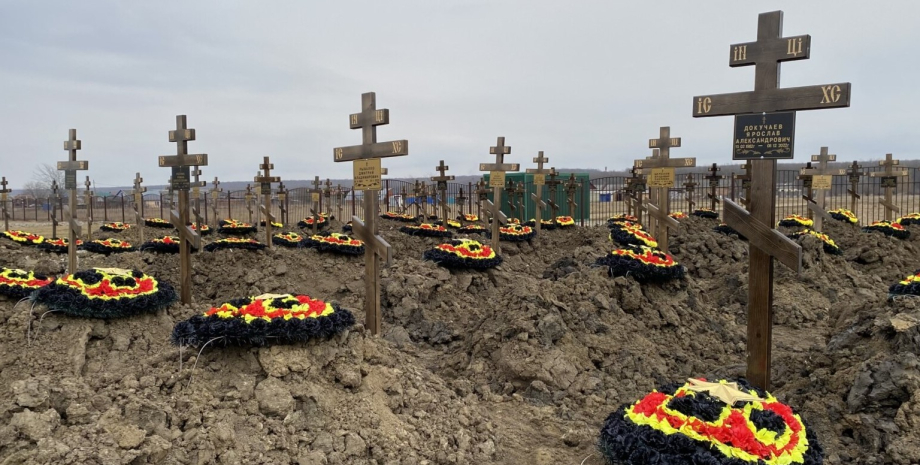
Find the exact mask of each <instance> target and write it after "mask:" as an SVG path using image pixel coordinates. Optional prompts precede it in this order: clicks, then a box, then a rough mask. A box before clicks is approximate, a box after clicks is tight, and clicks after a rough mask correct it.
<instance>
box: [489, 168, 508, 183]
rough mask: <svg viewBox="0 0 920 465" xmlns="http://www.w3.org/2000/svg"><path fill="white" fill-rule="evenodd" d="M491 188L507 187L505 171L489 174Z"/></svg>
mask: <svg viewBox="0 0 920 465" xmlns="http://www.w3.org/2000/svg"><path fill="white" fill-rule="evenodd" d="M489 187H505V172H504V171H491V172H489Z"/></svg>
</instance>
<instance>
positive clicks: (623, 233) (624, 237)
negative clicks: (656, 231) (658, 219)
mask: <svg viewBox="0 0 920 465" xmlns="http://www.w3.org/2000/svg"><path fill="white" fill-rule="evenodd" d="M643 232H645V231H644V230H643ZM646 234H648V233H646ZM649 236H651V234H649ZM610 239H611V240H613V241H615V242H616V243H618V244H622V245H634V246H637V247H638V246H643V245H644V246H648V244H646V243H645V242H643V241H642V239H639V238H638V237H636V235H635V234H632V233H630V232H629V230H628V229H626V228H610ZM656 242H657V241H656Z"/></svg>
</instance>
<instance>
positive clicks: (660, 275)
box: [596, 246, 684, 282]
mask: <svg viewBox="0 0 920 465" xmlns="http://www.w3.org/2000/svg"><path fill="white" fill-rule="evenodd" d="M596 263H597V264H598V265H603V266H606V267H607V270H608V274H609V275H610V276H632V277H633V278H635V279H636V281H639V282H665V281H671V280H675V279H680V278H683V277H684V267H683V266H681V265H679V264H678V263H677V262H676V261H675V260H674V257H672V256H671V255H669V254H667V253H665V252H662V251H660V250H657V249H653V248H651V247H645V246H639V247H636V246H629V247H626V248H623V249H617V250H614V251H613V252H611V253H609V254H607V256H605V257H600V258H598V259H597V262H596Z"/></svg>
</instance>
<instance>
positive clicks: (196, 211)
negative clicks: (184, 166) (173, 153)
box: [191, 166, 208, 233]
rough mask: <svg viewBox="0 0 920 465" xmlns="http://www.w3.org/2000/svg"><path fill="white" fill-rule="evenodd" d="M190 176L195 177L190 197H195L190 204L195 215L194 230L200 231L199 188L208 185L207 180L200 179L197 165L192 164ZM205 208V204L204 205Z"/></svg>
mask: <svg viewBox="0 0 920 465" xmlns="http://www.w3.org/2000/svg"><path fill="white" fill-rule="evenodd" d="M192 176H193V177H194V178H195V180H194V181H192V183H191V184H192V198H193V199H195V204H194V205H192V215H194V216H195V231H198V232H199V233H200V232H201V224H202V223H203V221H202V218H201V188H202V187H205V186H207V185H208V183H207V182H205V181H202V180H201V178H200V177H201V170H200V169H199V168H198V166H192ZM205 208H207V205H205Z"/></svg>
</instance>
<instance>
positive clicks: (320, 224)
mask: <svg viewBox="0 0 920 465" xmlns="http://www.w3.org/2000/svg"><path fill="white" fill-rule="evenodd" d="M297 226H298V227H300V228H303V229H306V228H312V227H313V217H312V216H308V217H306V218H304V219H302V220H300V221H298V222H297ZM326 226H329V217H327V216H323V215H321V214H320V215H317V216H316V227H317V228H325V227H326Z"/></svg>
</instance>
